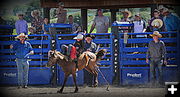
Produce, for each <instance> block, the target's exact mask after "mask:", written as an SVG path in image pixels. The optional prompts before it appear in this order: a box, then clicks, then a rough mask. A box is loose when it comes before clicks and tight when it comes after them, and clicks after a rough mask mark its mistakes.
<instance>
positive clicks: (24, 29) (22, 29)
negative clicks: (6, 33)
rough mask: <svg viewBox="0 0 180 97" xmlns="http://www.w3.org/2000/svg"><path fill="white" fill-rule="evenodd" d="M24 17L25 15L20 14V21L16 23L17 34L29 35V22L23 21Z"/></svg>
mask: <svg viewBox="0 0 180 97" xmlns="http://www.w3.org/2000/svg"><path fill="white" fill-rule="evenodd" d="M23 17H24V14H18V18H19V20H17V21H16V23H15V27H16V33H17V34H20V33H24V34H26V35H27V34H28V25H27V22H26V21H25V20H24V19H23Z"/></svg>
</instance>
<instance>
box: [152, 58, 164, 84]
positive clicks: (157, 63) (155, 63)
mask: <svg viewBox="0 0 180 97" xmlns="http://www.w3.org/2000/svg"><path fill="white" fill-rule="evenodd" d="M162 63H163V62H162V60H151V61H150V76H151V79H150V82H151V84H152V85H155V83H157V82H158V83H159V84H160V85H163V70H162ZM156 73H157V74H156ZM156 75H157V76H156Z"/></svg>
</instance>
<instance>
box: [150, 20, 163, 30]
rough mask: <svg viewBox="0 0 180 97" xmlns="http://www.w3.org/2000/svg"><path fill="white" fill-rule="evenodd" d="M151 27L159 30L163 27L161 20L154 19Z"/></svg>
mask: <svg viewBox="0 0 180 97" xmlns="http://www.w3.org/2000/svg"><path fill="white" fill-rule="evenodd" d="M151 26H153V27H158V28H161V27H162V26H163V21H162V20H161V19H154V20H153V21H152V23H151Z"/></svg>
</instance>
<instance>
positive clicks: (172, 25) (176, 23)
mask: <svg viewBox="0 0 180 97" xmlns="http://www.w3.org/2000/svg"><path fill="white" fill-rule="evenodd" d="M162 13H163V15H164V18H163V20H164V23H165V28H166V31H180V18H179V17H178V16H176V15H174V14H173V13H171V12H170V11H169V10H168V9H167V8H164V9H163V12H162Z"/></svg>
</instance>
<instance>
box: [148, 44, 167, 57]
mask: <svg viewBox="0 0 180 97" xmlns="http://www.w3.org/2000/svg"><path fill="white" fill-rule="evenodd" d="M149 57H150V59H151V60H160V59H164V60H166V47H165V44H164V42H163V41H161V40H159V42H157V43H155V42H154V41H151V42H149V45H148V50H147V53H146V58H149Z"/></svg>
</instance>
